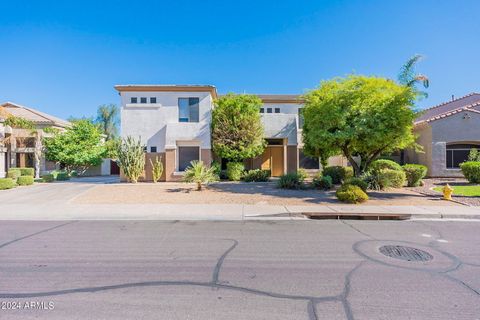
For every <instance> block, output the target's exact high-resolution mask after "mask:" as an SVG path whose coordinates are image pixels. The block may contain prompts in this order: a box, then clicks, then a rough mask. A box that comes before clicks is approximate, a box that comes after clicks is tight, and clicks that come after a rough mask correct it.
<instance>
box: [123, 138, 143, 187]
mask: <svg viewBox="0 0 480 320" xmlns="http://www.w3.org/2000/svg"><path fill="white" fill-rule="evenodd" d="M118 165H119V167H120V168H121V169H122V171H123V174H124V175H125V177H127V180H128V181H129V182H133V183H136V182H137V181H138V178H140V177H141V176H142V174H143V170H144V167H145V153H144V146H143V145H142V143H141V142H140V139H138V140H135V139H134V138H133V137H130V136H129V137H126V138H125V139H122V143H120V145H119V146H118Z"/></svg>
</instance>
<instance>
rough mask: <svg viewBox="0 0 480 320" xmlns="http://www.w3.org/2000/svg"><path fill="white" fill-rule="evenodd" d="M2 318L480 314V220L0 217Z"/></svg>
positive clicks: (452, 316)
mask: <svg viewBox="0 0 480 320" xmlns="http://www.w3.org/2000/svg"><path fill="white" fill-rule="evenodd" d="M384 245H402V246H409V247H413V248H416V249H421V250H423V251H425V252H427V253H429V254H430V257H431V258H433V259H432V260H430V261H405V260H401V259H395V258H391V257H387V256H384V255H383V254H381V253H380V250H379V248H380V247H382V246H384ZM416 257H420V258H425V259H426V258H428V257H429V256H428V255H425V254H423V255H419V256H416ZM14 308H16V309H14ZM13 309H14V310H13ZM0 319H2V320H3V319H369V320H371V319H388V320H391V319H448V320H451V319H456V320H457V319H480V222H473V221H463V222H451V221H450V222H448V221H442V222H435V221H402V222H398V221H395V222H386V221H383V222H382V221H380V222H379V221H247V222H174V221H173V222H162V221H77V222H75V221H72V222H65V221H63V222H60V221H57V222H55V221H48V222H42V221H30V222H29V221H0Z"/></svg>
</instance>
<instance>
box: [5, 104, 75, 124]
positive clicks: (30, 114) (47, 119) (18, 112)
mask: <svg viewBox="0 0 480 320" xmlns="http://www.w3.org/2000/svg"><path fill="white" fill-rule="evenodd" d="M0 107H3V108H4V109H5V111H6V112H7V113H9V114H11V115H13V116H15V117H21V118H24V119H27V120H29V121H32V122H34V123H36V124H45V125H53V126H57V127H62V128H66V127H68V126H70V122H68V121H66V120H63V119H60V118H57V117H55V116H52V115H49V114H46V113H44V112H41V111H38V110H35V109H32V108H28V107H25V106H22V105H19V104H16V103H13V102H5V103H2V104H0Z"/></svg>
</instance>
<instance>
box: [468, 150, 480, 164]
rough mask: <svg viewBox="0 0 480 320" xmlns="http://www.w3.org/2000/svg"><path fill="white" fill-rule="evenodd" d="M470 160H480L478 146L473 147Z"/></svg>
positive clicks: (469, 156) (469, 155)
mask: <svg viewBox="0 0 480 320" xmlns="http://www.w3.org/2000/svg"><path fill="white" fill-rule="evenodd" d="M468 161H475V162H479V161H480V152H479V151H478V150H477V148H473V149H471V150H470V153H469V154H468Z"/></svg>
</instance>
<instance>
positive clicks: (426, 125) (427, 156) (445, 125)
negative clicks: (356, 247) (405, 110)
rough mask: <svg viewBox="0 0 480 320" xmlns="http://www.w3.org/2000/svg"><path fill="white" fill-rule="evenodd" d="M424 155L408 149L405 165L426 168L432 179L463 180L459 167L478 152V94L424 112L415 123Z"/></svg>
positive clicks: (479, 131) (479, 134)
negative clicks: (421, 165) (413, 164)
mask: <svg viewBox="0 0 480 320" xmlns="http://www.w3.org/2000/svg"><path fill="white" fill-rule="evenodd" d="M415 133H416V134H417V135H418V140H417V142H418V143H419V144H420V145H422V146H423V149H424V153H416V152H414V151H413V150H409V151H407V152H406V154H405V162H407V163H420V164H424V165H426V166H427V167H428V175H429V176H431V177H462V176H463V175H462V173H461V171H460V168H459V164H460V163H462V162H464V161H465V160H467V157H468V154H469V152H470V150H471V149H472V148H479V149H480V94H479V93H471V94H469V95H466V96H463V97H461V98H458V99H453V100H452V101H449V102H445V103H442V104H440V105H438V106H435V107H432V108H429V109H426V110H425V111H424V112H423V113H422V114H421V115H420V116H419V117H418V118H417V119H416V121H415Z"/></svg>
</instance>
